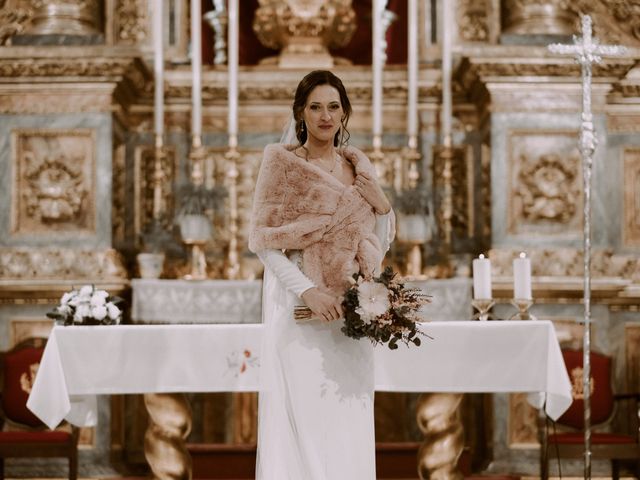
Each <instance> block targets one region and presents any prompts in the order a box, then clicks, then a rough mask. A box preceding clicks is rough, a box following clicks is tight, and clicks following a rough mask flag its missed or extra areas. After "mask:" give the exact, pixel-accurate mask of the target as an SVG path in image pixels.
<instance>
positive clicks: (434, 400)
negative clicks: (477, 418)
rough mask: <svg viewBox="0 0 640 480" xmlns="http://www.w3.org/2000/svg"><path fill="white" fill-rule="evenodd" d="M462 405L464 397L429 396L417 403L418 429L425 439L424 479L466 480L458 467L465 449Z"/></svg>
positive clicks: (420, 458)
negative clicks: (459, 459)
mask: <svg viewBox="0 0 640 480" xmlns="http://www.w3.org/2000/svg"><path fill="white" fill-rule="evenodd" d="M461 401H462V394H461V393H426V394H423V395H422V396H421V397H420V399H419V400H418V406H417V420H418V426H419V427H420V430H421V431H422V433H423V434H424V436H425V441H424V443H423V444H422V445H421V446H420V450H419V451H418V474H419V475H420V478H421V479H426V478H446V479H449V480H461V479H462V478H464V476H463V475H462V472H460V470H458V467H457V463H458V458H459V457H460V454H461V453H462V448H463V446H464V435H463V430H462V422H461V420H460V412H459V407H460V402H461Z"/></svg>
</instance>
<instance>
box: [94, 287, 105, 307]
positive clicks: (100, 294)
mask: <svg viewBox="0 0 640 480" xmlns="http://www.w3.org/2000/svg"><path fill="white" fill-rule="evenodd" d="M108 296H109V294H108V293H107V292H105V291H104V290H96V291H95V292H93V295H91V306H92V307H99V306H101V305H104V304H105V303H106V302H107V297H108Z"/></svg>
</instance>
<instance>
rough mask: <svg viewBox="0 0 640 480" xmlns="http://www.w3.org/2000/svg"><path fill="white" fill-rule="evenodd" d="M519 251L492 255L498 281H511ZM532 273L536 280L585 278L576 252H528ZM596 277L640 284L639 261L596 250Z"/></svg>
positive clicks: (503, 250)
mask: <svg viewBox="0 0 640 480" xmlns="http://www.w3.org/2000/svg"><path fill="white" fill-rule="evenodd" d="M520 251H521V250H520V249H516V248H500V249H493V250H491V251H490V252H489V256H490V258H491V270H492V273H493V274H494V275H496V276H497V277H510V276H511V274H512V262H513V259H514V258H516V257H517V256H518V254H519V253H520ZM527 256H529V257H530V258H531V273H532V275H533V276H536V277H558V276H559V277H567V276H568V277H580V278H581V277H582V275H583V268H584V264H583V260H582V252H581V251H580V250H578V249H576V248H553V249H544V248H540V249H538V248H527ZM591 274H592V276H593V277H613V278H614V277H619V278H621V279H626V280H628V281H632V282H635V283H638V282H640V259H638V258H637V257H636V256H634V255H622V254H616V253H614V252H613V250H609V249H599V250H594V251H593V253H592V258H591Z"/></svg>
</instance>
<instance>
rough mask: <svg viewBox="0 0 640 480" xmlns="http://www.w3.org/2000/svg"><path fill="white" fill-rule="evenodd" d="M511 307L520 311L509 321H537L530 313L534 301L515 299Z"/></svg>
mask: <svg viewBox="0 0 640 480" xmlns="http://www.w3.org/2000/svg"><path fill="white" fill-rule="evenodd" d="M511 305H513V306H514V307H516V308H517V309H518V312H517V313H515V314H513V315H512V316H511V318H509V320H537V318H536V317H534V316H533V315H531V314H530V313H529V308H530V307H531V305H533V300H531V299H530V298H513V299H511Z"/></svg>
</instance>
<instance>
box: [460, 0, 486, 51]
mask: <svg viewBox="0 0 640 480" xmlns="http://www.w3.org/2000/svg"><path fill="white" fill-rule="evenodd" d="M488 8H489V5H488V1H487V0H459V1H458V11H457V15H456V16H457V19H458V22H457V23H458V33H459V35H460V37H461V38H462V39H463V40H464V41H466V42H486V41H487V40H488V39H489V21H488V20H489V19H488V15H487V11H488Z"/></svg>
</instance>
